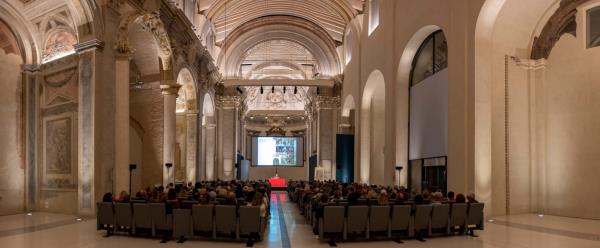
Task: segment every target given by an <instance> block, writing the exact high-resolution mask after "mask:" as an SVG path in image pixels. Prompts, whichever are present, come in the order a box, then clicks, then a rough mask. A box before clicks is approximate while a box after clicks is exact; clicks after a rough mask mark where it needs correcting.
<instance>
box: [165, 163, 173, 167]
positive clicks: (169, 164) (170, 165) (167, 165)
mask: <svg viewBox="0 0 600 248" xmlns="http://www.w3.org/2000/svg"><path fill="white" fill-rule="evenodd" d="M165 166H166V167H167V168H171V167H173V164H172V163H166V164H165Z"/></svg>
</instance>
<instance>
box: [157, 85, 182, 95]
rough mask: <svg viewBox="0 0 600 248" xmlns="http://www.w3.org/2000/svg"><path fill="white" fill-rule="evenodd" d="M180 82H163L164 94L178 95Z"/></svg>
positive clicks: (162, 91)
mask: <svg viewBox="0 0 600 248" xmlns="http://www.w3.org/2000/svg"><path fill="white" fill-rule="evenodd" d="M179 88H181V85H179V84H163V85H161V86H160V91H161V93H162V94H163V95H177V93H179Z"/></svg>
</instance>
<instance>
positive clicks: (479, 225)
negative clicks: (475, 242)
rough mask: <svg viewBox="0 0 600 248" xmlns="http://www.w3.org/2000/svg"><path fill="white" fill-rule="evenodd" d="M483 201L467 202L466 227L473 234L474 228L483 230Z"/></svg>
mask: <svg viewBox="0 0 600 248" xmlns="http://www.w3.org/2000/svg"><path fill="white" fill-rule="evenodd" d="M483 206H484V204H483V203H471V204H469V212H468V215H467V229H468V230H469V231H470V232H471V235H472V236H475V233H474V230H476V229H477V230H483Z"/></svg>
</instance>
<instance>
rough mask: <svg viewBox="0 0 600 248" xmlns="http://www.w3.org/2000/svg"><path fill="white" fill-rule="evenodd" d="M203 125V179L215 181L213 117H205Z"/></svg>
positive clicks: (214, 127)
mask: <svg viewBox="0 0 600 248" xmlns="http://www.w3.org/2000/svg"><path fill="white" fill-rule="evenodd" d="M205 121H206V123H205V124H204V128H203V130H204V134H203V135H204V165H205V170H204V172H205V173H206V174H205V175H206V177H205V179H206V180H208V181H211V180H215V179H217V168H216V166H215V145H216V143H217V139H216V136H217V130H216V128H217V125H216V124H215V118H214V116H206V117H205Z"/></svg>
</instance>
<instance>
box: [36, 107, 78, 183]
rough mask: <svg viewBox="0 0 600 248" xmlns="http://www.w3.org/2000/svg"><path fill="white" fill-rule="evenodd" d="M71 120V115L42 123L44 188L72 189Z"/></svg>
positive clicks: (49, 119)
mask: <svg viewBox="0 0 600 248" xmlns="http://www.w3.org/2000/svg"><path fill="white" fill-rule="evenodd" d="M73 141H74V139H73V119H72V117H71V115H66V116H62V117H54V118H48V119H46V120H45V122H44V159H43V162H44V164H43V165H44V169H43V182H44V188H50V189H64V188H69V189H71V188H74V183H73V174H74V173H73V149H72V148H73Z"/></svg>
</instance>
